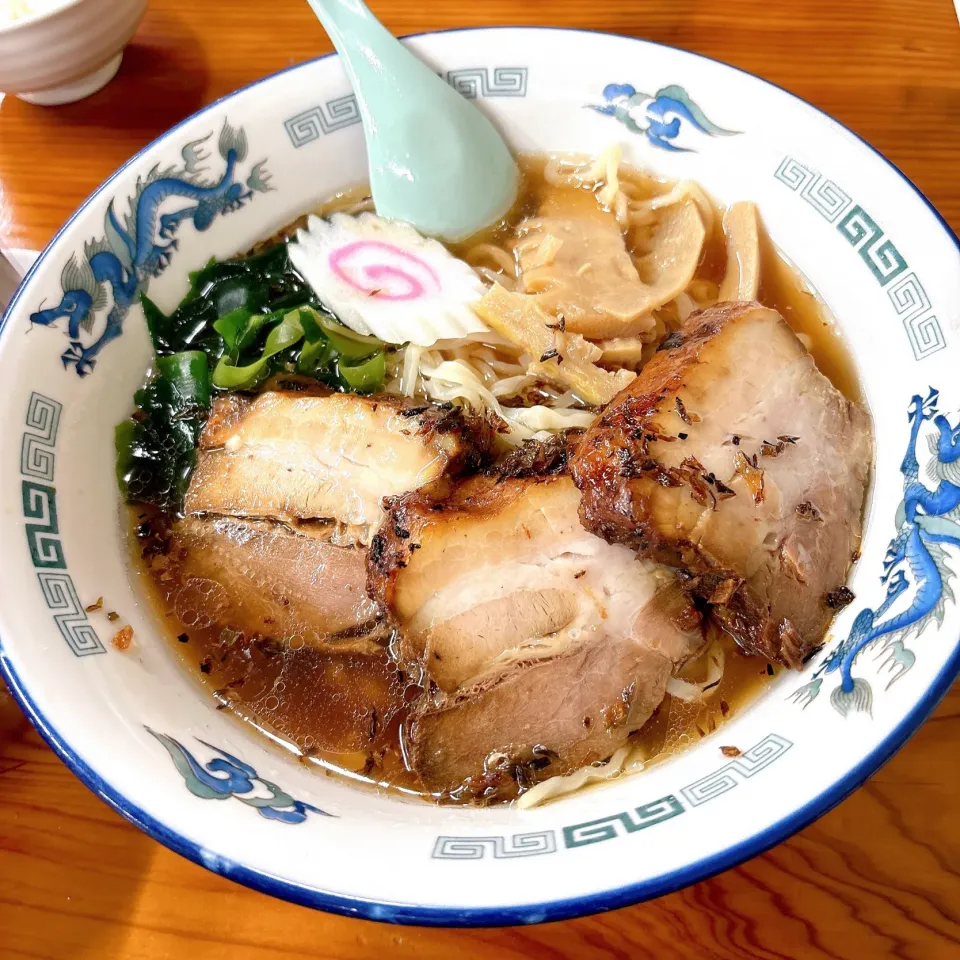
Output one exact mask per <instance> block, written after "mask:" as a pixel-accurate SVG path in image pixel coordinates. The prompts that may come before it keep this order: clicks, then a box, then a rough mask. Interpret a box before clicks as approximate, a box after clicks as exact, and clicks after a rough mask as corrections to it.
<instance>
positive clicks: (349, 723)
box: [130, 156, 861, 793]
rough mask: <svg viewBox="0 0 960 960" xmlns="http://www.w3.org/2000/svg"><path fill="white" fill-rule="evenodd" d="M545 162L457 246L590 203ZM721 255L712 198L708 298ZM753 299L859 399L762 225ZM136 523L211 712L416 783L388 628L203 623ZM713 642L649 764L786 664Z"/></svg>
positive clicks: (717, 721)
mask: <svg viewBox="0 0 960 960" xmlns="http://www.w3.org/2000/svg"><path fill="white" fill-rule="evenodd" d="M547 159H548V158H544V157H542V156H539V157H538V156H524V157H521V158H520V161H519V162H520V167H521V172H522V186H521V190H520V195H519V198H518V201H517V203H516V205H515V206H514V208H513V209H512V210H511V211H510V212H509V214H508V215H507V216H506V217H505V218H504V219H503V220H502V221H501V222H500V223H498V224H495V225H493V226H492V227H490V228H488V229H486V230H484V231H482V232H481V234H478V235H476V236H474V237H471V238H470V239H469V240H468V241H466V242H464V243H461V244H455V245H451V250H452V252H453V253H455V254H457V255H459V256H465V255H466V253H467V251H468V250H469V249H471V248H473V247H476V246H477V245H478V244H492V245H494V246H497V247H499V248H501V249H503V250H505V251H507V252H508V254H509V255H510V256H511V257H512V256H513V253H512V240H513V237H514V235H515V231H516V227H517V225H518V224H519V222H520V221H521V220H522V219H523V218H525V217H528V216H533V215H536V214H537V213H538V212H539V211H540V210H541V209H542V208H543V207H544V205H545V204H546V205H547V206H548V209H549V210H550V212H551V213H553V214H554V215H564V214H566V215H573V214H575V213H577V212H582V211H583V210H584V203H585V202H587V201H588V200H589V199H592V198H588V193H589V191H587V190H586V189H585V188H575V187H572V186H562V187H561V186H557V185H555V184H554V183H551V182H549V181H548V179H547V177H546V176H545V173H544V168H545V164H546V162H547ZM620 179H621V181H624V182H627V183H629V184H630V185H631V190H632V196H633V197H634V199H644V198H648V197H652V196H655V195H657V194H662V193H665V192H666V191H668V190H669V189H670V188H671V187H672V184H670V183H667V182H663V181H660V180H657V179H654V178H652V177H649V176H646V175H644V174H642V173H640V172H638V171H635V170H630V169H629V168H624V167H621V171H620ZM365 209H371V202H370V199H369V190H368V187H367V186H366V185H365V184H360V185H358V186H355V187H351V188H349V189H347V190H344V191H342V192H340V193H338V194H337V195H336V196H335V197H333V198H331V199H330V201H328V202H327V203H325V204H323V205H322V207H320V208H319V209H318V210H317V211H316V212H317V213H320V214H329V213H332V212H335V211H345V212H349V213H354V212H357V211H360V210H365ZM304 221H305V218H300V219H299V220H298V221H296V222H295V224H293V225H291V226H290V227H288V228H286V229H285V230H283V231H280V232H278V234H276V236H275V238H274V239H282V238H285V237H288V236H290V235H291V234H292V233H293V232H294V228H295V227H296V226H302V225H303V223H304ZM648 234H649V230H648V231H647V232H646V233H645V228H644V227H642V226H641V227H639V228H637V229H635V230H631V231H630V232H629V233H628V236H627V241H628V247H629V249H630V250H631V252H632V253H633V254H634V256H635V257H638V258H639V257H642V255H643V253H644V252H645V248H644V244H645V240H646V238H647V236H648ZM269 242H270V241H264V242H263V243H261V244H258V245H257V246H256V247H255V248H254V250H255V251H259V250H262V249H263V247H264V246H265V245H267V244H268V243H269ZM726 256H727V254H726V245H725V240H724V235H723V230H722V225H721V211H720V210H719V209H717V210H715V216H714V224H713V229H712V230H711V231H710V233H709V235H708V237H707V240H706V243H705V246H704V250H703V253H702V256H701V260H700V264H699V266H698V269H697V273H696V279H697V280H698V281H700V282H701V284H702V285H703V289H705V290H710V289H713V290H714V296H715V291H716V289H717V288H718V287H719V284H720V282H721V281H722V278H723V274H724V270H725V268H726ZM759 299H760V301H761V302H762V303H764V304H765V305H767V306H769V307H772V308H774V309H776V310H778V311H779V312H780V313H781V314H782V315H783V316H784V318H785V319H786V320H787V321H788V322H789V323H790V324H791V326H792V327H793V328H794V329H795V330H796V331H797V332H798V333H800V334H803V335H804V336H805V337H806V338H808V343H809V347H810V351H811V353H812V355H813V356H814V358H815V360H816V362H817V364H818V366H819V368H820V369H821V370H822V371H823V372H824V373H825V374H826V375H827V376H828V377H829V378H830V379H831V380H832V382H833V383H834V384H835V385H836V386H837V388H838V389H839V390H841V391H842V392H843V393H844V394H845V395H846V396H847V397H849V398H851V399H855V400H859V399H860V398H861V392H860V389H859V385H858V382H857V378H856V375H855V368H854V365H853V363H852V361H851V358H850V356H849V353H848V352H847V350H846V348H845V346H844V345H843V343H842V342H841V340H840V338H839V336H838V334H837V331H836V328H835V326H834V324H833V323H832V322H831V320H830V317H829V315H828V313H827V311H826V310H825V308H824V305H823V304H822V302H821V301H820V300H819V299H818V298H817V297H816V296H815V295H814V294H813V293H812V292H811V291H810V290H809V289H808V288H807V286H806V284H805V283H804V281H803V279H802V278H801V277H800V276H799V274H798V273H797V272H796V271H795V270H794V269H793V268H792V267H791V266H790V265H789V263H787V261H786V260H785V259H784V258H783V257H782V256H781V255H780V254H779V252H778V251H777V249H776V248H775V246H774V245H773V243H772V242H771V241H770V239H769V238H768V237H767V236H766V234H765V232H763V231H762V230H761V284H760V291H759ZM130 522H131V535H130V542H131V549H132V552H133V554H134V557H135V566H136V569H137V571H138V573H140V574H141V577H142V580H143V582H144V584H145V586H146V587H147V590H146V592H147V595H148V596H149V598H150V601H151V604H152V605H153V607H154V609H155V610H156V613H157V616H158V619H159V621H160V623H161V624H162V627H163V632H164V634H165V635H166V636H167V637H168V638H170V642H171V645H172V647H173V649H174V650H175V652H176V654H177V656H178V657H179V658H180V659H181V660H182V662H183V663H184V666H185V668H186V669H187V670H188V671H189V672H190V673H191V674H192V675H193V676H194V677H195V678H196V680H198V681H199V682H200V684H201V685H202V688H203V689H204V690H205V692H206V693H208V694H209V695H210V696H212V697H213V698H214V699H215V700H216V701H217V707H218V709H222V710H227V711H229V712H232V713H233V714H234V715H235V716H236V717H237V718H238V719H240V720H241V721H243V722H245V723H248V724H250V725H251V726H253V727H254V728H255V729H257V730H258V731H260V732H261V733H263V734H264V735H265V736H267V737H269V738H270V739H271V740H273V741H281V742H282V743H284V744H286V745H287V746H288V748H289V749H290V750H291V752H293V753H295V754H296V755H297V756H298V757H299V759H300V761H301V762H303V763H308V764H310V765H311V766H313V767H315V768H316V769H318V770H323V771H325V772H337V773H340V774H343V775H345V776H347V777H349V778H351V779H353V780H355V781H360V782H364V783H367V784H371V785H376V786H378V787H380V788H384V789H387V790H396V791H401V792H403V793H421V791H420V788H419V787H418V784H417V780H416V777H415V776H414V775H413V774H412V773H411V772H410V771H409V770H408V769H407V768H406V765H405V763H404V758H403V750H402V746H401V738H402V727H403V723H404V720H405V718H406V716H407V714H408V711H409V705H410V703H411V702H412V701H413V700H415V699H416V697H417V696H418V694H419V693H420V687H419V685H418V684H419V682H420V678H419V676H413V675H412V674H410V673H409V672H407V673H405V672H404V668H403V667H402V666H401V665H398V664H397V663H396V662H395V661H394V660H393V659H392V658H391V655H390V646H389V643H388V641H387V640H386V639H384V641H383V652H382V654H379V655H377V656H374V657H371V656H362V655H360V654H357V653H329V652H322V651H319V650H316V649H313V648H310V647H309V646H304V645H300V646H297V644H296V642H295V641H296V639H298V638H294V641H291V642H290V643H287V642H284V641H283V640H282V639H279V640H278V639H275V638H270V637H266V636H262V635H258V634H253V635H247V634H244V633H240V632H238V631H237V630H236V629H231V627H233V626H235V623H236V618H234V617H232V616H231V615H230V614H229V611H227V612H226V613H225V614H224V615H223V616H220V617H218V618H217V622H210V621H209V618H208V619H206V620H205V619H204V618H203V616H202V615H201V614H200V611H202V610H203V609H204V608H205V607H206V608H207V609H209V608H210V602H209V598H210V593H209V591H210V590H214V589H215V585H214V586H212V587H211V586H209V584H206V585H200V586H199V587H198V585H197V584H188V583H186V582H185V574H184V572H183V569H182V567H183V559H184V558H183V557H182V556H179V555H178V553H177V551H176V550H174V551H168V552H167V553H163V552H158V551H157V550H155V549H154V548H153V547H152V546H151V545H152V544H155V543H156V538H154V537H153V535H152V534H150V535H149V536H144V535H143V529H144V526H145V525H146V526H147V527H161V528H162V527H164V526H165V525H167V521H166V520H164V519H163V518H160V517H159V516H158V515H156V514H155V513H154V512H153V511H151V510H150V509H147V508H143V507H137V508H133V509H131V512H130ZM188 588H189V589H192V590H195V591H196V590H199V595H198V596H197V597H195V598H190V602H189V603H187V602H186V601H185V599H184V598H185V596H187V594H185V591H186V590H188ZM203 590H207V591H208V593H207V594H204V593H203ZM205 598H206V603H205ZM183 638H186V639H185V641H184V639H183ZM299 639H301V641H302V638H299ZM710 639H711V640H712V641H713V642H715V643H717V644H719V645H720V646H721V647H722V649H723V652H724V659H725V667H724V671H723V675H722V677H721V679H720V681H719V683H718V685H717V687H716V689H714V690H712V691H711V692H710V696H709V697H707V698H706V699H705V701H704V702H702V703H698V704H689V703H685V702H684V701H681V700H679V699H676V698H674V697H670V696H667V697H666V698H665V699H664V701H663V703H662V704H661V706H660V707H659V709H658V710H657V711H656V713H655V714H654V716H653V717H652V718H651V720H650V721H649V722H648V723H647V724H646V725H645V726H644V728H643V729H642V730H641V731H638V732H637V733H636V734H634V739H635V742H636V743H637V744H638V745H640V746H641V747H642V748H643V752H644V754H645V756H646V757H647V758H648V762H651V761H654V762H661V761H662V760H665V759H667V758H669V757H671V756H674V755H675V754H677V753H678V752H680V751H682V750H683V749H685V748H686V747H687V746H689V745H691V744H693V743H696V742H698V741H699V740H700V739H701V738H703V737H706V736H710V735H711V734H713V733H715V731H717V730H718V729H719V728H721V727H722V725H723V724H724V722H725V721H726V720H727V719H729V718H730V717H731V716H734V715H735V714H736V713H737V712H739V711H741V710H743V709H745V708H746V707H747V706H748V705H749V704H750V703H752V702H753V701H754V700H755V699H756V698H757V697H758V696H759V695H761V694H762V693H763V692H764V690H766V689H767V688H768V686H769V684H770V682H771V680H772V679H773V678H774V677H775V676H776V675H777V674H778V673H779V672H780V669H781V668H780V667H776V666H771V665H768V664H767V663H766V662H765V661H764V660H763V659H761V658H757V657H747V656H745V655H744V654H743V653H742V652H741V651H740V649H739V648H738V647H737V645H736V644H735V643H734V641H733V640H732V639H731V638H730V637H728V636H727V635H725V634H721V633H719V632H718V633H717V634H716V635H715V636H712V637H711V638H710ZM694 668H696V664H694ZM690 679H698V678H697V677H691V678H690ZM716 742H717V743H718V744H720V745H724V746H736V747H738V748H741V749H745V748H746V747H748V746H750V745H749V744H727V743H726V742H725V741H723V740H722V734H720V735H719V739H717V740H716Z"/></svg>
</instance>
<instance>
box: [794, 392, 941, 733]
mask: <svg viewBox="0 0 960 960" xmlns="http://www.w3.org/2000/svg"><path fill="white" fill-rule="evenodd" d="M939 396H940V394H939V391H938V390H935V389H934V388H932V387H931V388H930V390H929V393H928V394H927V396H926V398H924V397H921V396H920V395H919V394H918V395H915V396H914V397H913V399H912V400H911V401H910V408H909V413H908V420H909V422H910V425H911V427H910V437H909V440H908V443H907V451H906V454H905V455H904V458H903V462H902V463H901V465H900V471H901V473H902V474H903V500H901V502H900V505H899V506H898V507H897V511H896V516H895V519H894V525H895V527H896V533H895V534H894V536H893V538H892V539H891V540H890V543H889V546H888V547H887V552H886V557H885V559H884V563H883V574H882V575H881V577H880V582H881V583H884V584H886V588H887V589H886V596H885V598H884V600H883V602H882V603H880V605H879V606H878V607H877V608H876V609H872V608H870V607H867V608H865V609H863V610H861V611H860V613H859V614H857V616H856V618H855V619H854V621H853V626H852V627H851V629H850V634H849V636H848V637H847V638H846V639H845V640H844V641H843V642H842V643H840V644H838V645H837V646H836V647H835V648H834V649H832V650H831V651H830V653H829V654H828V656H827V657H826V659H825V660H824V662H823V663H822V664H821V665H820V667H818V669H817V670H816V671H815V672H814V674H813V678H812V679H811V680H810V681H809V682H808V683H806V684H804V685H803V686H802V687H800V688H799V689H797V690H795V691H794V692H793V693H792V694H790V697H789V699H791V700H793V701H794V702H795V703H800V704H802V705H803V706H804V707H807V706H808V705H809V704H810V703H812V702H813V700H814V699H816V697H817V696H818V695H819V693H820V690H821V687H822V685H823V682H824V680H825V679H826V678H827V677H829V676H830V675H831V674H835V673H838V674H839V675H840V682H839V684H837V686H835V687H834V689H833V691H832V692H831V694H830V703H831V704H832V705H833V707H834V708H835V709H836V710H837V711H838V712H839V713H840V714H841V715H843V716H846V715H847V714H848V713H849V712H850V711H854V712H858V711H863V712H866V713H870V711H871V708H872V705H873V690H872V688H871V686H870V683H869V681H868V680H866V679H864V678H863V677H860V676H854V672H853V670H854V665H855V664H856V662H857V659H858V658H859V657H860V656H861V654H863V653H864V652H866V651H867V650H868V649H871V648H879V654H878V659H880V658H883V659H882V662H881V664H880V669H881V670H886V671H887V673H888V674H889V675H890V677H891V679H890V680H889V682H888V683H887V686H886V689H889V688H890V687H891V686H892V685H893V684H894V683H896V681H897V680H899V679H900V678H901V677H902V676H903V675H904V674H905V673H907V671H908V670H910V668H911V667H912V666H913V665H914V663H915V662H916V654H915V653H914V652H913V651H912V650H911V649H910V648H909V647H908V646H907V642H908V641H909V640H911V639H915V638H918V637H919V636H920V634H921V633H923V631H924V630H925V628H926V627H927V626H928V625H929V624H930V623H932V622H936V623H937V624H940V623H942V622H943V617H944V614H945V612H946V606H947V604H948V603H953V602H954V593H953V588H952V586H951V581H952V579H953V577H954V572H953V571H952V570H951V569H950V567H949V566H948V565H947V550H946V547H947V546H951V545H952V546H954V547H960V425H958V426H953V425H952V424H951V423H950V421H949V420H948V419H947V418H946V417H945V416H943V415H942V414H940V413H938V411H937V400H938V398H939ZM929 421H932V422H933V426H934V427H935V428H936V429H935V432H932V433H930V434H928V436H927V441H928V444H929V448H930V453H931V456H930V458H929V461H928V463H927V465H926V470H925V473H926V479H927V480H928V481H929V483H930V484H931V485H932V486H928V485H927V484H925V483H924V482H923V480H922V479H921V476H920V473H921V471H920V461H919V459H918V457H917V442H918V440H919V438H920V434H921V429H922V428H923V425H924V424H925V423H927V422H929ZM911 588H912V589H913V593H912V597H911V599H910V602H909V604H908V605H907V606H906V607H905V608H904V609H901V610H900V611H899V612H896V613H892V614H891V615H890V616H887V614H888V611H890V610H891V609H894V608H896V606H897V601H898V600H899V599H900V597H901V596H904V595H907V594H909V593H910V591H911Z"/></svg>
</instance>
